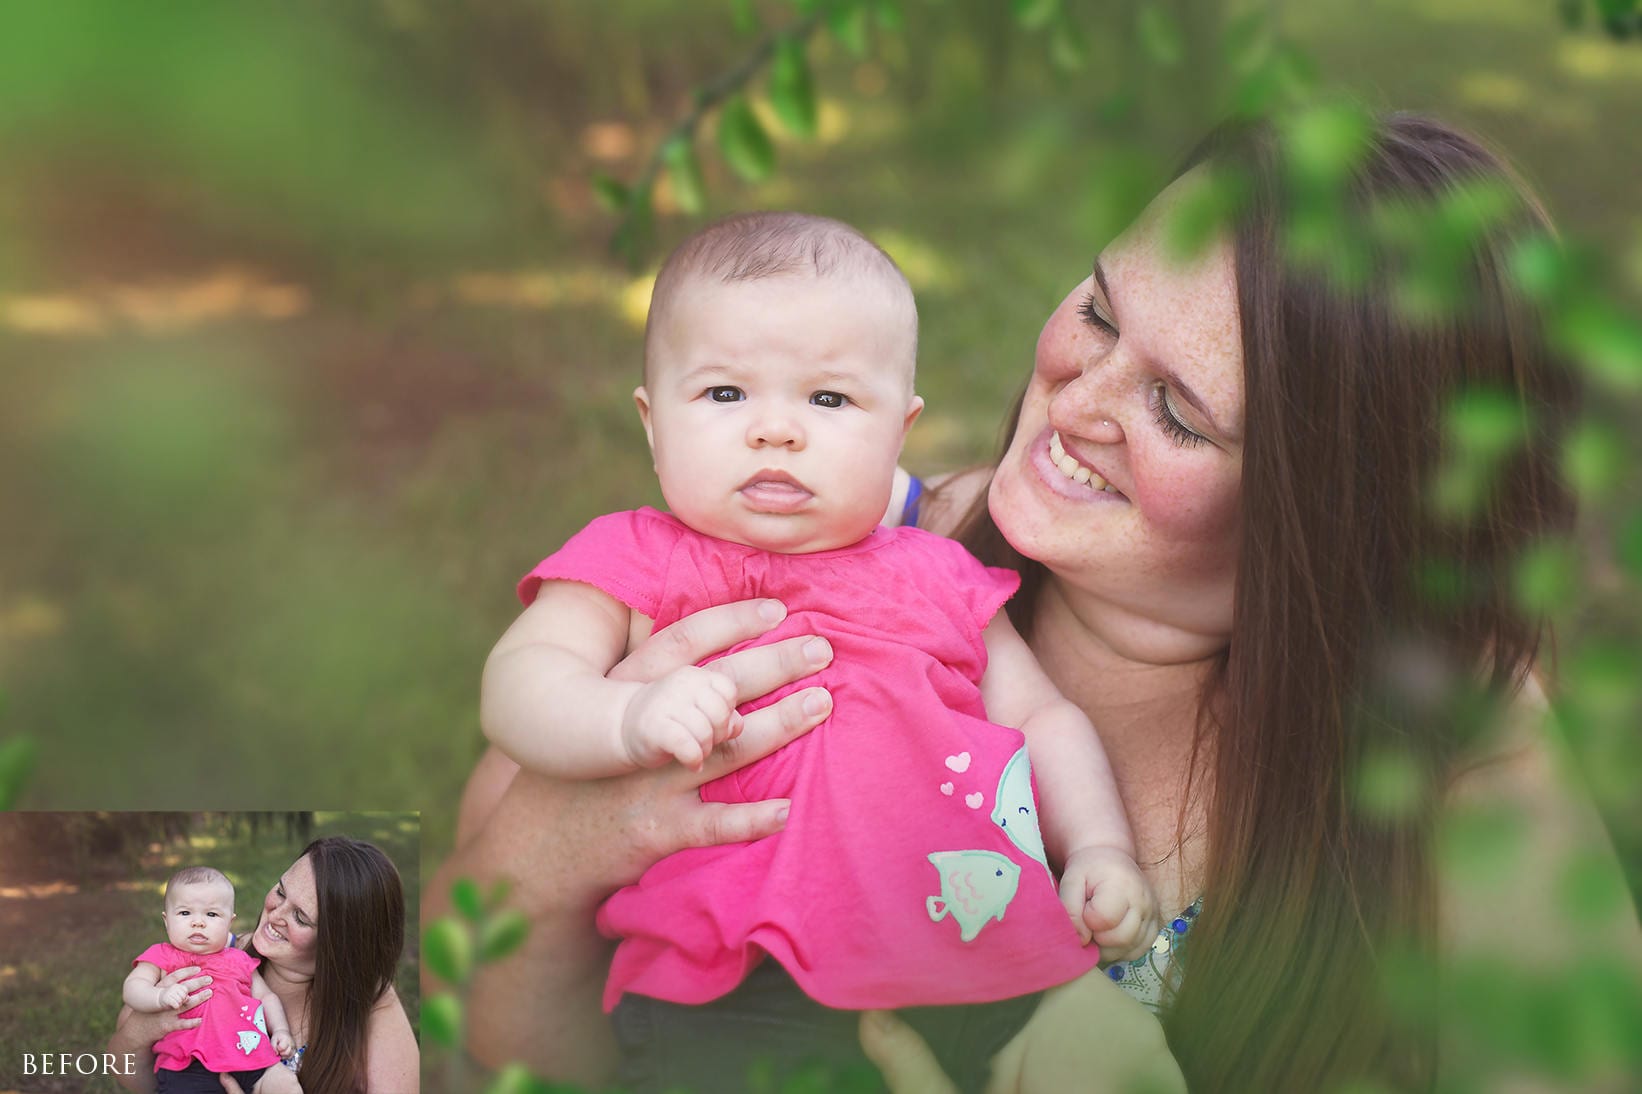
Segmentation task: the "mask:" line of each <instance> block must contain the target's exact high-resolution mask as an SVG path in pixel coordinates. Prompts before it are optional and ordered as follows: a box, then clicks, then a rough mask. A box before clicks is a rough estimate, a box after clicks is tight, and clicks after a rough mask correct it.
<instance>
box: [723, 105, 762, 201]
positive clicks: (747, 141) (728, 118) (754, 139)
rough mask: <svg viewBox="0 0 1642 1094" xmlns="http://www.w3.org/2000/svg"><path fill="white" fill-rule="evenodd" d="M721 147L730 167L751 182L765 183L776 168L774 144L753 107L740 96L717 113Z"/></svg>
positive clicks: (725, 160)
mask: <svg viewBox="0 0 1642 1094" xmlns="http://www.w3.org/2000/svg"><path fill="white" fill-rule="evenodd" d="M718 148H719V151H720V152H722V153H723V154H724V162H726V163H728V164H729V165H730V170H732V171H734V172H735V173H736V174H737V175H740V176H741V177H742V178H743V179H745V180H746V181H748V182H763V181H764V180H765V179H767V178H769V177H770V172H772V171H774V170H775V146H774V145H773V144H771V143H770V135H769V134H768V133H766V132H764V127H763V126H762V125H760V124H759V121H758V118H757V117H756V116H754V114H753V108H752V107H751V106H749V105H747V100H746V99H744V98H742V97H741V96H740V95H737V96H736V97H735V98H733V99H731V100H730V101H729V102H727V103H725V104H724V109H723V110H721V111H719V115H718Z"/></svg>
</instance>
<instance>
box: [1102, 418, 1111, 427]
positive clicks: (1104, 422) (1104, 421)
mask: <svg viewBox="0 0 1642 1094" xmlns="http://www.w3.org/2000/svg"><path fill="white" fill-rule="evenodd" d="M1100 427H1101V428H1102V429H1111V428H1112V419H1110V418H1102V419H1101V420H1100Z"/></svg>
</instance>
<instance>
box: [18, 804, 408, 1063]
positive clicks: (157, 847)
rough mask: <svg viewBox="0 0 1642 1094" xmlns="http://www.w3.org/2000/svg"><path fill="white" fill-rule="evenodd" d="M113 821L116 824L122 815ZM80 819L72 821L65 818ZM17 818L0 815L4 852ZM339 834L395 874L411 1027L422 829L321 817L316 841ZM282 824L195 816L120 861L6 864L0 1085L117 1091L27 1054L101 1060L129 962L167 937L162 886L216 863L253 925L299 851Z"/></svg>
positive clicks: (389, 819) (380, 816)
mask: <svg viewBox="0 0 1642 1094" xmlns="http://www.w3.org/2000/svg"><path fill="white" fill-rule="evenodd" d="M114 819H115V820H116V821H117V820H118V815H115V817H114ZM73 820H74V818H73V817H72V816H68V815H65V817H64V823H65V824H72V823H73ZM19 827H20V824H19V823H18V820H17V819H16V818H15V816H8V815H7V814H0V847H6V846H7V839H6V837H7V835H8V834H10V833H8V831H7V829H8V828H10V829H14V830H15V829H18V828H19ZM329 835H343V836H351V837H353V838H355V839H363V840H368V841H370V842H371V843H374V844H375V845H376V846H378V847H380V848H381V849H382V850H383V852H384V853H386V854H387V856H388V857H389V858H390V859H392V860H393V862H394V865H396V866H397V867H398V868H399V875H400V878H401V880H402V881H403V883H404V886H405V900H406V908H407V922H406V947H405V954H404V956H403V958H402V960H401V962H400V967H399V973H398V976H397V979H396V981H395V987H396V990H397V991H398V992H399V995H400V998H401V999H402V1000H403V1001H404V1004H405V1009H406V1011H407V1013H409V1015H410V1017H411V1021H412V1023H413V1024H414V1023H415V1022H416V1021H417V1016H418V1012H419V1001H420V998H421V988H420V985H419V983H418V974H417V952H418V939H419V938H420V934H421V932H420V929H419V922H420V918H419V909H420V907H421V894H422V882H421V868H420V865H419V862H420V856H421V832H420V825H419V822H418V819H417V817H416V815H415V814H411V813H318V814H316V815H315V817H314V827H313V831H312V833H311V838H318V837H320V836H329ZM304 842H305V841H304V840H303V839H301V838H287V834H286V830H285V828H284V827H283V825H282V824H276V825H273V826H270V827H267V828H264V829H263V830H262V831H260V832H259V833H255V834H253V832H252V831H251V830H250V829H249V828H248V827H246V826H244V825H237V824H235V823H233V822H232V820H231V819H230V818H226V817H224V816H223V815H221V814H212V815H209V816H206V817H202V818H199V819H197V820H196V821H195V822H194V823H193V824H192V825H191V830H190V831H189V832H188V834H187V835H186V836H185V837H183V838H181V839H177V840H173V841H156V842H148V843H143V844H141V845H139V846H135V847H132V848H129V849H127V850H124V851H122V852H120V853H116V854H105V853H98V852H96V851H93V850H91V849H89V848H87V849H86V851H85V852H84V854H83V855H82V856H79V857H75V858H64V859H62V860H61V861H58V862H56V863H50V864H46V865H45V866H44V867H43V868H42V867H40V866H37V865H34V864H30V865H28V866H26V867H25V865H24V863H23V862H22V861H21V860H22V858H23V857H24V855H25V853H26V849H23V848H19V847H17V846H16V845H15V843H13V844H11V846H10V851H9V853H8V855H7V857H5V858H0V1090H14V1089H18V1090H26V1091H33V1092H51V1091H79V1090H86V1091H114V1090H117V1089H118V1087H117V1086H116V1085H115V1084H114V1082H113V1080H112V1079H104V1078H101V1077H99V1078H96V1079H87V1078H84V1077H80V1076H77V1075H72V1074H71V1075H69V1076H67V1077H66V1078H62V1077H56V1076H52V1077H44V1076H40V1075H35V1076H33V1077H28V1078H25V1077H24V1076H23V1074H22V1067H23V1054H24V1053H25V1052H32V1053H36V1054H38V1053H45V1052H69V1053H81V1052H92V1053H99V1054H100V1053H101V1052H102V1051H103V1047H104V1046H105V1045H106V1044H107V1043H108V1038H109V1036H110V1034H111V1033H112V1032H113V1029H114V1018H115V1016H116V1015H117V1014H118V1013H119V1010H120V985H121V983H122V982H123V981H124V979H125V976H126V974H127V973H129V972H130V971H131V961H132V959H133V958H135V957H136V956H137V954H139V953H141V952H142V951H143V950H144V949H146V948H147V947H149V946H150V945H153V944H154V943H155V942H162V941H164V940H165V934H164V930H163V928H162V927H161V925H160V922H159V912H160V909H161V905H162V894H163V892H164V887H165V881H166V879H167V878H168V877H170V876H171V875H172V874H173V873H175V872H176V871H177V870H178V869H180V868H181V867H183V866H187V865H209V866H214V867H216V868H217V869H219V870H221V871H222V872H223V873H225V874H227V875H228V878H229V880H230V881H232V882H233V883H234V887H235V890H236V900H235V904H236V907H235V912H236V918H235V921H234V926H235V928H236V930H238V931H241V932H243V931H248V930H251V929H252V928H254V927H255V926H256V918H257V915H258V914H259V913H260V911H261V909H262V897H263V894H265V893H266V892H267V891H268V889H269V887H271V886H272V885H273V884H274V882H275V881H276V880H278V878H279V876H280V874H281V873H283V872H284V870H285V869H286V868H287V867H289V866H290V865H291V863H292V862H293V861H294V860H295V859H296V856H297V855H298V854H299V853H300V852H301V851H302V848H303V846H304Z"/></svg>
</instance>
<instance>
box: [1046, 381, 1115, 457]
mask: <svg viewBox="0 0 1642 1094" xmlns="http://www.w3.org/2000/svg"><path fill="white" fill-rule="evenodd" d="M1114 379H1115V373H1114V370H1111V369H1109V368H1107V367H1105V366H1104V365H1102V364H1100V363H1090V364H1088V365H1085V366H1084V369H1083V371H1082V372H1081V373H1079V374H1078V375H1077V376H1075V377H1074V378H1073V379H1072V380H1071V382H1070V383H1068V384H1066V385H1065V386H1064V387H1062V388H1061V389H1060V390H1059V391H1057V392H1055V394H1054V396H1053V397H1052V398H1051V399H1050V400H1049V424H1050V426H1051V427H1053V428H1054V429H1057V430H1059V431H1061V432H1063V433H1071V434H1074V435H1076V436H1078V437H1083V438H1085V439H1087V440H1091V441H1094V442H1096V443H1098V444H1117V443H1118V442H1119V441H1121V440H1123V425H1122V422H1123V416H1124V410H1125V405H1124V403H1123V401H1122V399H1121V384H1119V383H1115V382H1114Z"/></svg>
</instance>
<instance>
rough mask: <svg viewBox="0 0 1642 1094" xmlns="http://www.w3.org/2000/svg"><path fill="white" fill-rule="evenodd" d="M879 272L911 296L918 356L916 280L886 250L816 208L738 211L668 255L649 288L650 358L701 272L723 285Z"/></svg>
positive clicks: (646, 345)
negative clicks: (678, 300) (676, 302)
mask: <svg viewBox="0 0 1642 1094" xmlns="http://www.w3.org/2000/svg"><path fill="white" fill-rule="evenodd" d="M794 275H808V276H812V277H834V276H843V277H862V276H865V277H877V278H880V279H881V280H882V281H883V282H884V284H885V286H886V287H887V288H888V289H889V290H890V291H891V292H893V293H896V294H899V295H902V296H904V297H905V299H906V303H907V311H908V316H909V322H910V324H911V327H912V348H913V352H914V356H916V352H917V344H918V311H917V307H916V305H914V303H913V301H912V286H911V285H910V284H909V283H908V282H907V279H906V275H905V274H903V273H902V272H901V267H899V266H897V265H896V264H895V260H894V259H893V258H891V257H889V255H888V254H887V253H886V252H885V251H884V249H883V248H882V247H880V246H878V244H876V243H874V242H873V241H872V240H870V239H868V238H867V237H866V236H864V235H862V234H861V233H860V232H858V231H856V230H855V229H854V228H852V227H850V226H849V225H848V224H845V223H844V222H843V221H840V220H833V219H832V218H830V217H822V216H815V215H813V214H810V213H792V212H767V213H737V214H735V215H733V216H728V217H725V218H724V219H722V220H718V221H714V222H713V223H712V224H709V225H707V227H705V228H703V229H701V231H699V232H697V233H696V234H695V235H692V236H690V237H689V238H688V239H686V240H685V241H684V242H683V243H681V244H679V246H678V249H677V250H675V251H674V252H673V253H672V254H671V255H668V256H667V261H666V262H664V263H662V266H661V271H660V272H659V273H657V274H656V284H655V287H654V288H653V289H652V290H651V292H650V316H649V319H648V321H647V323H646V325H645V336H644V354H645V359H646V360H647V361H648V360H649V358H650V355H651V352H652V350H653V348H654V347H653V340H654V338H655V336H656V332H657V331H658V330H660V329H661V328H662V325H663V320H664V319H665V318H666V315H667V312H668V311H669V309H670V308H671V306H672V303H673V298H674V297H675V296H677V295H678V292H679V290H680V289H681V288H682V287H683V286H684V285H686V284H687V283H689V282H690V281H693V280H696V279H698V278H705V279H711V280H715V281H719V282H723V283H729V282H735V281H760V280H763V279H764V278H770V277H791V276H794Z"/></svg>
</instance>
